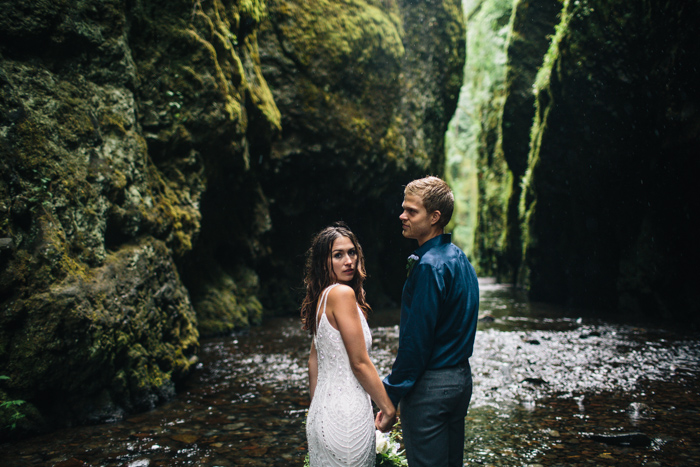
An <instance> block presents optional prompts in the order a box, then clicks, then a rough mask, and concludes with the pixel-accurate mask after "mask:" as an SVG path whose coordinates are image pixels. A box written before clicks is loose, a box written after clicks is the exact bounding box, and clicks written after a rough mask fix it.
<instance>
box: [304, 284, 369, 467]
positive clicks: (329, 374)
mask: <svg viewBox="0 0 700 467" xmlns="http://www.w3.org/2000/svg"><path fill="white" fill-rule="evenodd" d="M336 285H338V284H333V285H331V286H330V287H328V288H326V289H325V290H324V291H323V293H322V294H321V299H320V300H319V305H318V309H317V310H316V314H317V316H318V312H319V310H322V311H321V313H322V315H321V319H320V321H319V322H318V326H317V329H316V336H315V337H314V342H315V344H316V354H317V357H318V358H317V361H318V379H317V383H316V391H315V393H314V398H313V400H312V401H311V407H309V416H308V418H307V421H306V437H307V440H308V443H309V460H310V461H311V467H329V466H338V467H369V466H373V465H374V462H375V459H376V453H375V445H376V440H375V433H374V416H373V412H372V402H371V399H370V397H369V394H367V392H365V390H364V389H363V387H362V385H360V382H359V381H358V380H357V378H356V377H355V375H354V374H353V372H352V369H351V368H350V360H349V358H348V354H347V351H346V350H345V345H344V344H343V340H342V338H341V336H340V332H339V331H338V330H337V329H335V328H334V327H333V326H331V324H330V322H329V321H328V318H327V317H326V301H327V299H328V294H329V293H330V291H331V289H332V288H333V287H335V286H336ZM357 311H358V313H360V318H361V320H362V332H363V334H364V337H365V345H366V346H367V351H368V352H369V350H370V348H371V346H372V335H371V333H370V330H369V326H368V325H367V320H365V317H364V315H363V314H362V310H360V308H359V306H358V307H357Z"/></svg>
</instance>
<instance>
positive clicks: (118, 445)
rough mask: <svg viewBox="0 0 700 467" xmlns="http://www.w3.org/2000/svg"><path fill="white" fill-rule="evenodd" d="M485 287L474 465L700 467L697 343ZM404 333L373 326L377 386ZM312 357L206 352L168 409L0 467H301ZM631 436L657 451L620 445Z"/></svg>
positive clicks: (269, 344) (221, 342) (282, 339)
mask: <svg viewBox="0 0 700 467" xmlns="http://www.w3.org/2000/svg"><path fill="white" fill-rule="evenodd" d="M481 287H482V300H481V312H482V314H483V316H484V319H483V320H482V321H481V322H480V324H479V331H478V334H477V338H476V347H475V354H474V357H473V359H472V369H473V371H474V383H475V386H474V396H473V402H472V405H471V408H470V411H469V415H468V423H467V437H466V441H465V453H466V458H465V459H466V463H465V465H504V466H506V465H507V466H513V465H590V464H591V463H592V464H594V465H607V464H610V465H644V464H645V465H693V464H697V463H700V450H699V448H698V447H697V446H700V428H699V427H700V395H699V394H698V390H697V389H696V388H697V387H698V384H697V383H698V362H700V345H699V344H698V342H697V340H694V339H690V338H685V337H682V336H679V335H676V334H674V333H671V332H669V331H663V330H659V329H650V328H640V327H632V326H626V325H620V324H613V323H610V322H605V321H602V320H600V319H595V320H593V319H590V318H580V317H579V316H576V314H575V313H573V312H571V311H567V310H561V309H557V308H555V307H546V306H538V305H533V304H531V303H528V302H527V301H526V300H524V298H523V297H522V296H521V295H520V294H519V293H518V292H517V291H515V290H513V289H511V288H508V287H503V286H499V285H496V284H493V283H489V282H486V281H484V282H482V284H481ZM397 320H398V312H397V311H396V310H387V311H379V312H377V313H375V314H374V315H373V316H372V317H371V320H370V324H371V325H372V327H373V336H374V350H373V359H374V360H375V363H376V366H377V368H378V370H379V371H380V373H381V374H386V373H387V372H388V371H389V368H390V365H391V363H392V361H393V358H394V355H395V352H396V346H397V343H398V339H397V338H398V326H396V323H397ZM308 346H309V340H308V337H307V336H306V335H305V334H304V333H302V332H301V331H300V329H299V325H298V322H297V320H296V319H294V318H281V319H275V320H272V321H270V322H268V323H266V324H265V325H264V326H262V327H259V328H255V329H252V330H251V331H250V332H249V333H247V334H241V335H237V336H232V337H226V338H217V339H211V340H207V341H205V342H204V343H203V345H202V352H201V357H202V362H201V363H200V364H199V366H198V369H197V371H196V374H195V375H194V377H193V378H191V379H190V380H189V381H188V382H187V384H186V385H185V386H184V387H183V388H181V390H180V392H179V396H178V397H177V399H176V400H174V401H173V402H171V403H170V404H167V405H165V406H163V407H160V408H158V409H156V410H154V411H152V412H149V413H146V414H140V415H138V416H134V417H130V418H128V419H127V420H125V421H123V422H119V423H114V424H110V425H101V426H95V427H81V428H75V429H69V430H64V431H62V432H60V433H54V434H51V435H47V436H41V437H38V438H33V439H30V440H25V441H22V442H19V443H15V444H13V445H5V446H2V447H1V451H0V452H1V453H2V454H0V461H2V462H0V464H1V465H3V466H30V465H31V466H37V465H50V466H54V465H57V466H62V467H67V466H78V465H91V466H131V467H137V466H138V467H146V466H190V465H207V466H238V465H250V466H258V465H259V466H288V465H299V466H301V465H302V462H303V457H304V455H305V449H306V444H305V437H304V425H303V423H304V419H305V414H306V409H307V407H308V392H307V389H306V359H307V355H308ZM631 433H641V434H642V435H643V436H645V437H646V438H645V439H647V440H648V441H649V443H648V445H643V446H629V445H626V444H624V442H625V441H626V440H625V439H624V438H621V437H622V436H626V435H629V434H631ZM591 436H608V437H610V436H612V437H613V438H598V440H595V439H592V438H591ZM615 436H616V438H615ZM600 439H602V440H603V441H600ZM627 441H628V440H627ZM616 443H617V444H616ZM621 443H623V444H621ZM628 444H629V443H628Z"/></svg>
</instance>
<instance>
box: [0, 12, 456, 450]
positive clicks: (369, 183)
mask: <svg viewBox="0 0 700 467" xmlns="http://www.w3.org/2000/svg"><path fill="white" fill-rule="evenodd" d="M0 11H2V12H3V14H2V16H1V17H0V134H1V135H2V142H1V143H0V375H5V376H8V377H9V378H10V379H9V380H7V379H3V380H2V381H0V397H2V398H3V400H4V399H5V398H7V399H22V400H26V401H28V404H25V405H24V406H22V408H23V409H22V410H24V411H25V413H26V415H27V416H26V417H25V418H24V419H23V420H22V422H21V423H20V430H18V431H15V434H17V433H20V432H22V431H21V430H37V429H51V428H54V427H57V426H61V425H65V424H75V423H83V422H99V421H103V420H112V419H118V418H120V417H122V416H123V415H124V414H125V413H128V412H132V411H138V410H145V409H148V408H150V407H153V406H154V405H155V404H157V403H158V402H160V401H162V400H166V399H168V398H169V397H171V396H172V394H173V391H174V388H175V383H176V382H177V381H178V380H179V379H181V378H183V377H185V376H186V375H187V374H188V373H189V372H190V371H191V369H192V368H193V365H194V364H195V363H196V361H197V358H196V354H197V349H198V346H199V339H200V338H201V336H207V335H212V334H218V333H229V332H231V331H233V330H235V329H240V328H243V327H246V326H249V325H251V324H254V323H258V322H260V320H261V319H262V316H263V304H265V305H266V311H267V313H271V312H274V311H281V312H286V313H294V312H296V309H297V306H298V301H297V298H298V288H297V287H298V285H299V284H300V280H301V273H302V268H301V264H302V262H303V253H304V250H305V249H306V248H307V247H308V241H309V238H310V236H311V234H312V232H314V231H315V230H317V229H318V228H320V227H321V226H323V225H326V224H328V223H330V222H332V221H335V220H338V219H345V220H347V221H348V222H349V223H350V224H351V226H352V227H353V228H354V229H355V230H357V231H358V233H359V234H360V236H361V240H363V243H364V245H366V250H367V255H368V257H371V258H373V259H372V261H371V263H372V264H371V265H370V271H371V272H370V274H371V278H370V282H369V283H368V288H370V289H372V290H373V292H372V294H371V297H370V298H372V303H373V304H375V305H377V304H380V303H382V302H384V303H387V302H389V301H390V300H391V299H392V298H391V297H392V294H393V295H394V296H398V294H400V288H401V284H400V279H401V277H402V273H403V258H402V254H400V253H402V252H405V251H410V248H411V247H412V245H410V243H409V242H406V241H405V240H403V239H402V238H401V236H400V230H399V229H398V228H397V227H398V224H399V222H398V219H397V218H396V216H398V214H399V212H398V209H399V206H400V202H401V193H402V186H403V185H404V184H406V183H407V182H408V181H410V179H412V178H414V177H418V176H423V175H425V174H426V173H440V171H441V164H442V159H443V140H442V134H443V133H444V130H445V128H446V125H447V121H448V119H449V117H450V115H451V114H452V112H453V111H454V107H455V105H456V99H457V93H458V91H459V87H460V85H461V81H462V75H461V74H462V67H463V60H464V59H463V56H464V23H463V18H462V13H461V9H460V7H459V3H458V2H456V1H453V0H445V1H433V2H422V1H421V2H408V1H398V2H396V1H386V0H383V1H379V0H377V1H370V0H368V1H359V0H358V1H351V2H348V1H342V2H341V1H301V0H298V1H295V2H291V1H281V0H274V1H268V2H263V1H253V0H248V1H244V2H238V1H226V0H214V1H211V2H203V1H199V0H187V1H185V0H174V1H155V0H154V1H146V0H136V1H133V2H126V3H125V2H117V1H109V0H108V1H97V0H86V1H83V2H78V3H71V2H61V1H59V2H40V3H38V4H27V3H26V2H19V1H10V0H0ZM387 258H392V259H391V260H387ZM397 277H398V279H397ZM390 278H393V279H390ZM7 415H8V414H0V418H1V417H3V416H7ZM0 424H1V425H3V426H4V425H5V424H4V423H2V420H0ZM6 434H7V433H4V434H3V436H4V435H6Z"/></svg>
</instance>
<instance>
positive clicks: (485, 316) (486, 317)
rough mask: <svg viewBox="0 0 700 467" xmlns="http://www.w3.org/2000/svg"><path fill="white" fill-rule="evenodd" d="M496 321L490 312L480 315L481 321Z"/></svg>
mask: <svg viewBox="0 0 700 467" xmlns="http://www.w3.org/2000/svg"><path fill="white" fill-rule="evenodd" d="M494 321H496V318H494V316H493V315H492V314H490V313H484V314H483V315H481V316H480V317H479V322H480V323H493V322H494Z"/></svg>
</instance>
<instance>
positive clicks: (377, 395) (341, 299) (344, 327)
mask: <svg viewBox="0 0 700 467" xmlns="http://www.w3.org/2000/svg"><path fill="white" fill-rule="evenodd" d="M326 316H327V317H328V321H329V322H330V323H331V326H333V327H335V328H336V329H338V331H340V336H341V337H342V339H343V344H344V345H345V350H346V351H347V353H348V357H349V359H350V367H351V368H352V372H353V373H354V374H355V377H356V378H357V380H358V381H359V382H360V384H361V385H362V387H363V388H364V390H365V391H367V394H369V395H370V397H371V398H372V400H373V401H374V403H375V404H377V407H379V410H381V411H382V413H383V414H384V417H388V418H389V419H393V418H394V417H395V415H396V409H395V408H394V404H392V402H391V400H390V399H389V396H388V395H387V394H386V390H385V389H384V384H382V380H381V379H380V378H379V374H378V373H377V369H376V368H375V367H374V364H373V363H372V360H370V358H369V354H368V353H367V348H366V347H365V336H364V333H363V332H362V321H361V320H360V315H359V312H358V310H357V302H356V300H355V291H354V290H353V289H352V288H350V287H348V286H346V285H339V286H337V287H335V288H333V290H331V292H330V294H329V295H328V307H327V308H326Z"/></svg>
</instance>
